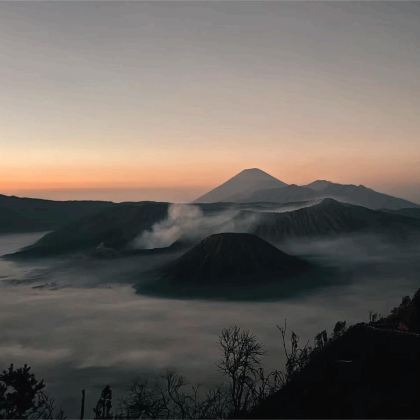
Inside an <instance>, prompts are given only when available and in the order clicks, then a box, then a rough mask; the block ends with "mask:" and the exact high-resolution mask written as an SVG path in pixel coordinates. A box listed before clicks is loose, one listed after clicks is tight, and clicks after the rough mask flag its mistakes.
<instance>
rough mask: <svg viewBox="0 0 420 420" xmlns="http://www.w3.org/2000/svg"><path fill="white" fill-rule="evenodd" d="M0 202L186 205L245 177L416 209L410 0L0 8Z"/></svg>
mask: <svg viewBox="0 0 420 420" xmlns="http://www.w3.org/2000/svg"><path fill="white" fill-rule="evenodd" d="M0 86H1V91H0V92H1V93H0V153H1V165H0V192H3V193H8V194H9V193H18V194H23V193H24V194H27V195H40V196H50V197H59V198H80V197H92V198H96V197H100V198H110V199H115V200H124V199H136V198H138V199H143V198H152V199H157V198H160V199H168V200H189V199H192V198H194V196H196V195H198V194H199V193H201V192H204V191H205V190H206V189H208V188H210V187H212V186H214V185H216V184H218V183H219V182H221V181H222V180H224V179H225V178H227V177H229V176H231V175H233V174H234V173H235V172H237V171H239V170H241V169H243V168H246V167H260V168H261V169H264V170H266V171H268V172H270V173H272V174H273V175H275V176H277V177H278V178H280V179H281V180H283V181H285V182H288V183H298V184H299V183H306V182H309V181H312V180H314V179H317V178H323V179H330V180H334V181H337V182H343V183H356V184H360V183H363V184H367V185H369V186H371V187H374V188H376V189H379V190H383V191H386V192H391V193H394V194H397V195H401V196H405V197H408V198H411V199H413V200H418V201H420V118H419V116H420V3H414V2H399V1H396V2H354V1H352V2H316V1H311V2H297V1H296V2H263V1H258V2H250V1H247V2H245V1H244V2H241V1H231V2H227V1H224V2H218V1H214V2H199V1H197V2H149V3H147V2H85V1H84V2H70V1H68V2H1V3H0Z"/></svg>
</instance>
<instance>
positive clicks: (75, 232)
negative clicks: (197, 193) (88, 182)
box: [11, 202, 169, 258]
mask: <svg viewBox="0 0 420 420" xmlns="http://www.w3.org/2000/svg"><path fill="white" fill-rule="evenodd" d="M168 206H169V204H168V203H158V202H139V203H122V204H115V205H113V206H111V207H110V208H106V209H105V210H103V211H101V212H98V213H96V214H94V215H89V216H86V217H83V218H82V219H80V220H77V221H74V222H71V223H69V224H67V225H66V226H64V227H62V228H60V229H58V230H56V231H54V232H51V233H48V234H47V235H45V236H44V237H42V238H41V239H40V240H39V241H37V242H36V243H35V244H33V245H30V246H28V247H26V248H24V249H23V250H21V251H19V252H17V253H15V254H13V255H12V256H11V257H15V258H16V257H43V256H53V255H59V254H65V253H72V252H80V251H87V250H94V249H95V248H96V247H98V246H100V247H104V248H109V249H113V250H120V249H123V248H125V247H127V246H128V245H129V244H130V242H131V241H133V240H134V239H135V238H136V237H137V235H139V234H140V233H141V232H143V231H144V230H146V229H149V228H151V226H152V225H153V224H154V223H156V222H159V221H161V220H163V219H165V218H166V217H167V213H168Z"/></svg>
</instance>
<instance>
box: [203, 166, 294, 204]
mask: <svg viewBox="0 0 420 420" xmlns="http://www.w3.org/2000/svg"><path fill="white" fill-rule="evenodd" d="M285 186H287V184H285V183H284V182H282V181H280V180H278V179H277V178H274V177H273V176H271V175H269V174H267V173H266V172H264V171H262V170H261V169H257V168H252V169H245V170H243V171H242V172H240V173H238V174H237V175H235V176H234V177H232V178H230V179H229V180H227V181H226V182H224V183H223V184H221V185H219V186H218V187H216V188H214V189H213V190H211V191H209V192H208V193H207V194H204V195H202V196H201V197H199V198H197V199H196V200H195V202H196V203H215V202H222V201H224V202H229V201H236V199H237V197H238V196H241V195H243V194H250V193H253V192H255V191H258V190H261V189H267V188H276V187H277V188H281V187H285Z"/></svg>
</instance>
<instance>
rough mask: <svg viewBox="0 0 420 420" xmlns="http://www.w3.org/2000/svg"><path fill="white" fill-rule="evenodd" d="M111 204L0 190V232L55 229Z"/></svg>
mask: <svg viewBox="0 0 420 420" xmlns="http://www.w3.org/2000/svg"><path fill="white" fill-rule="evenodd" d="M112 205H113V203H111V202H108V201H53V200H41V199H37V198H20V197H14V196H6V195H1V194H0V233H8V232H37V231H38V232H41V231H46V230H54V229H58V228H60V227H62V226H65V225H66V224H68V223H70V222H73V221H75V220H78V219H80V218H82V217H85V216H88V215H91V214H94V213H95V212H98V211H100V210H102V209H105V208H108V207H110V206H112Z"/></svg>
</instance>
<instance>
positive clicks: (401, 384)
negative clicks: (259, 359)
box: [251, 290, 420, 418]
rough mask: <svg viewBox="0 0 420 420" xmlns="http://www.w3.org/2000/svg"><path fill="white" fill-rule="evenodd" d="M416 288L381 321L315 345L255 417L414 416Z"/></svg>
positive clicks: (418, 354)
mask: <svg viewBox="0 0 420 420" xmlns="http://www.w3.org/2000/svg"><path fill="white" fill-rule="evenodd" d="M419 332H420V290H419V291H418V292H417V293H416V294H415V295H414V298H413V300H412V301H411V300H410V298H409V297H406V298H404V299H403V302H402V304H401V305H400V306H399V307H398V308H396V309H394V310H393V311H392V313H391V315H389V316H388V317H386V318H383V319H380V320H379V321H373V322H371V323H370V324H358V325H355V326H353V327H351V328H349V329H348V330H347V331H346V332H344V333H342V334H337V336H336V337H333V338H332V339H331V340H329V341H320V345H319V346H318V348H317V349H315V350H314V351H313V352H312V353H311V354H310V356H309V357H308V360H307V361H306V364H305V365H304V367H303V368H302V369H300V370H298V371H297V372H296V373H295V375H293V376H292V377H291V379H290V380H289V381H288V382H287V383H286V384H285V386H284V387H283V388H282V389H280V390H279V391H278V392H276V393H274V394H273V395H272V396H270V397H269V398H267V399H266V400H265V401H263V402H262V403H260V404H259V405H258V406H257V407H256V408H255V409H254V410H253V411H252V413H251V414H252V415H251V417H254V418H419V416H420V402H419V400H418V390H419V388H420V336H419V334H418V333H419Z"/></svg>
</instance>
